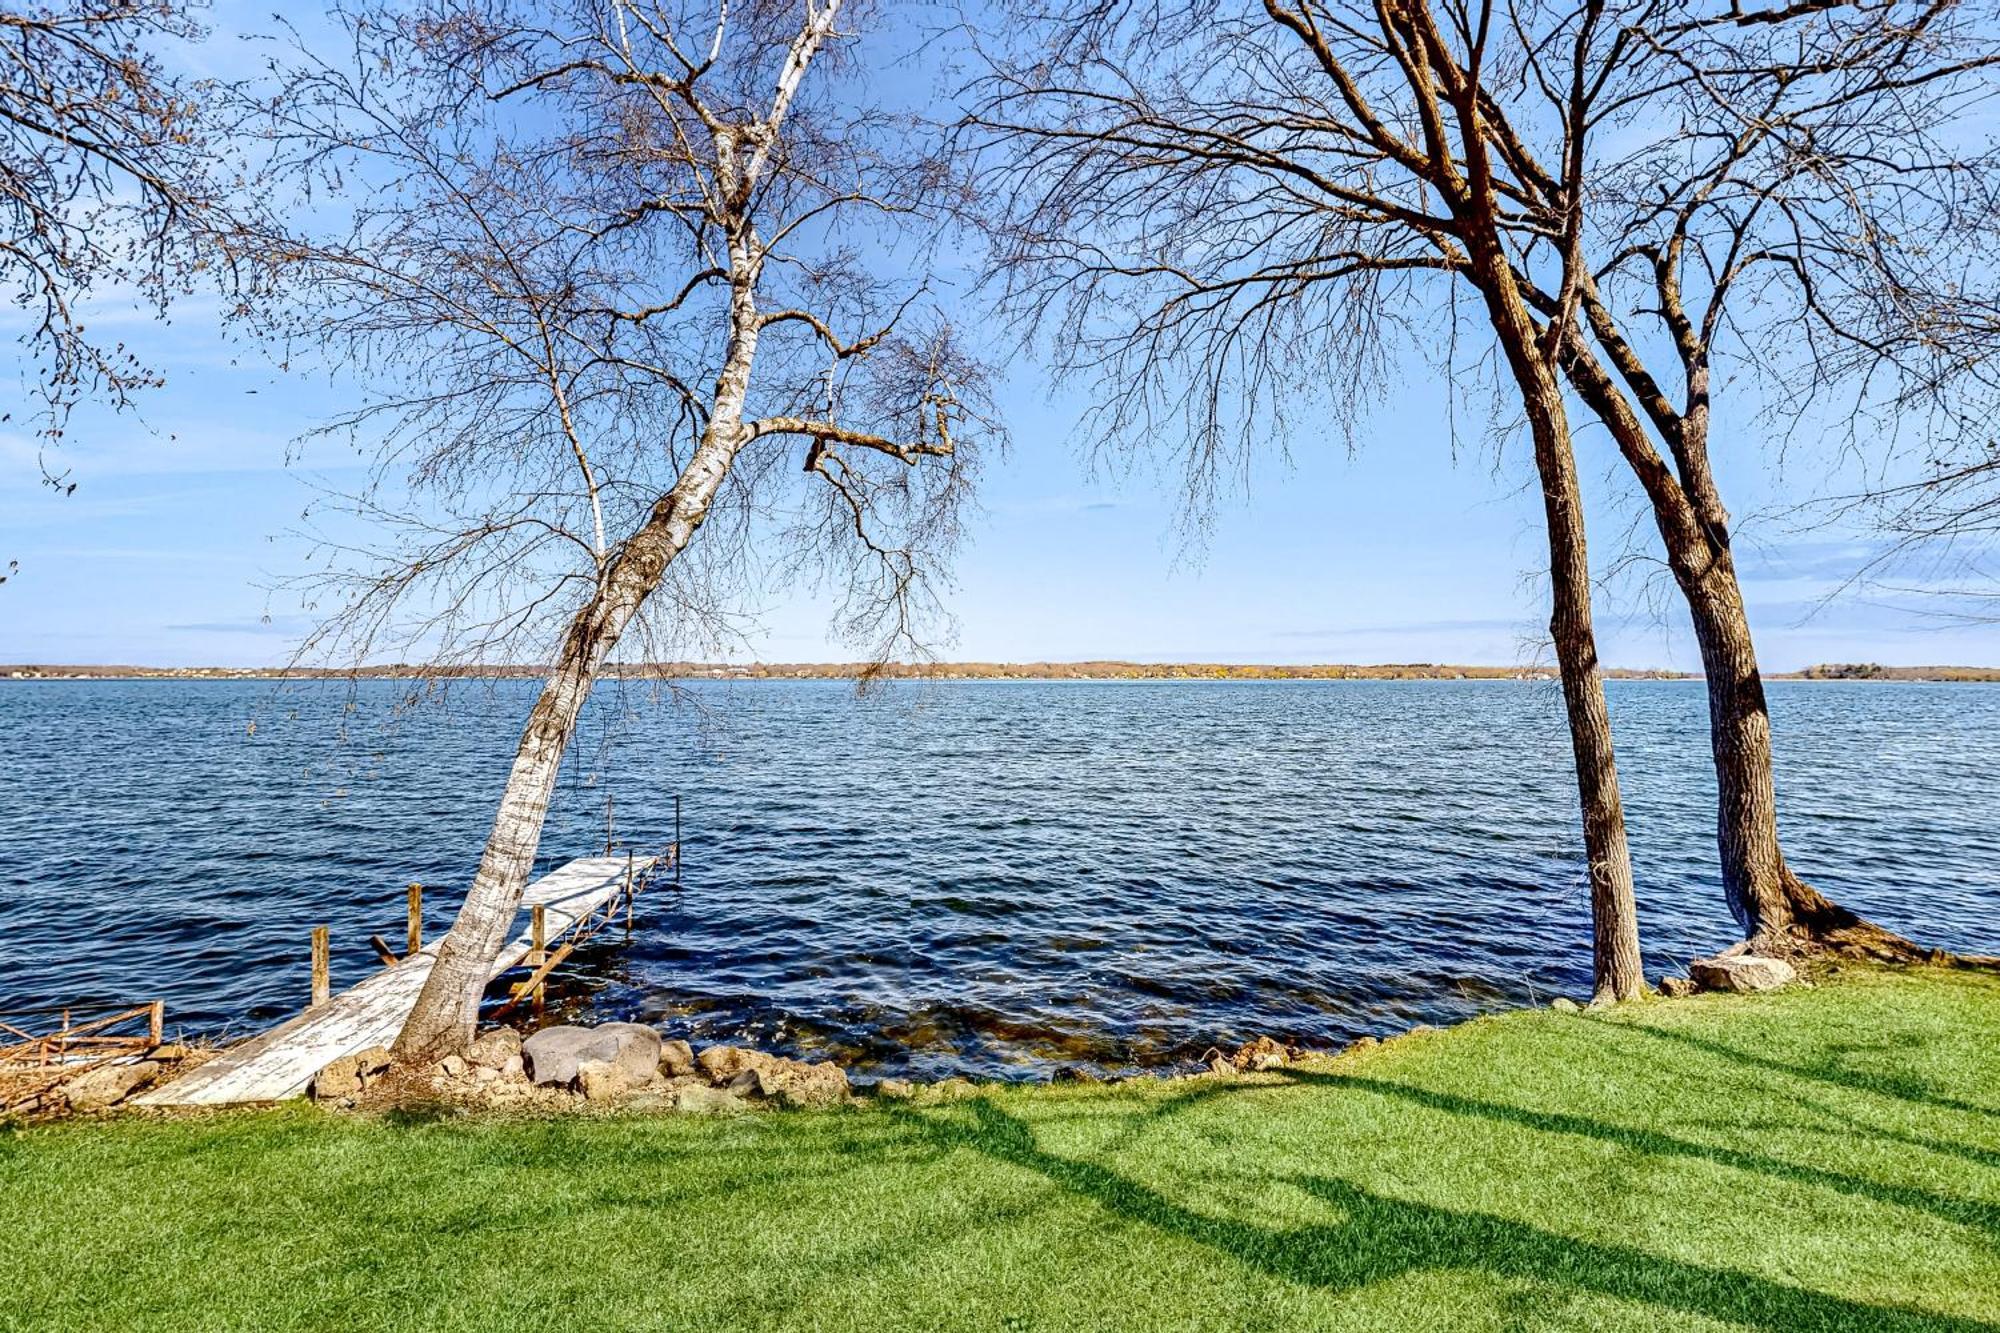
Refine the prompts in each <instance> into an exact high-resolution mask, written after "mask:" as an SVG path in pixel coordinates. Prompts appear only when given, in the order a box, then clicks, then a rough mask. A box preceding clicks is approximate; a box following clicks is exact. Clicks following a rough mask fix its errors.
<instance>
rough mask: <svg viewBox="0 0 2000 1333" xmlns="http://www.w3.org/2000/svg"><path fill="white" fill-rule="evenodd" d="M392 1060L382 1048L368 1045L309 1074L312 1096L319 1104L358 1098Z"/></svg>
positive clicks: (384, 1047)
mask: <svg viewBox="0 0 2000 1333" xmlns="http://www.w3.org/2000/svg"><path fill="white" fill-rule="evenodd" d="M393 1059H394V1057H393V1056H391V1055H390V1054H389V1048H388V1047H386V1046H370V1047H369V1048H368V1049H367V1050H365V1051H356V1052H355V1053H354V1054H353V1055H343V1056H341V1057H340V1058H339V1059H338V1060H335V1061H333V1062H331V1063H330V1064H328V1065H327V1066H326V1067H325V1068H324V1069H322V1070H320V1071H319V1073H317V1074H315V1075H313V1081H312V1095H313V1096H314V1097H315V1098H317V1099H319V1100H320V1101H334V1100H337V1099H339V1098H343V1097H358V1096H360V1095H361V1090H362V1089H363V1088H365V1087H367V1086H368V1085H369V1084H370V1083H372V1082H373V1081H374V1080H375V1079H377V1078H378V1077H380V1076H381V1074H382V1071H383V1070H385V1069H387V1068H388V1067H389V1064H390V1062H391V1061H392V1060H393Z"/></svg>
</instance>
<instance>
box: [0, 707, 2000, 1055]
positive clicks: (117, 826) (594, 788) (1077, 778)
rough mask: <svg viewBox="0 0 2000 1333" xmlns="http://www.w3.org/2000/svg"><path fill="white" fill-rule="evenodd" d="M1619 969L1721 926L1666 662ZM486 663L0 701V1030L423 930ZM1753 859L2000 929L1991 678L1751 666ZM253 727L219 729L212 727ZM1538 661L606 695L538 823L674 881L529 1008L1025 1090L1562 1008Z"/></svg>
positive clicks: (1630, 710) (198, 994) (570, 847)
mask: <svg viewBox="0 0 2000 1333" xmlns="http://www.w3.org/2000/svg"><path fill="white" fill-rule="evenodd" d="M1610 689H1611V698H1612V710H1613V714H1614V720H1615V724H1616V728H1617V738H1618V745H1619V757H1620V761H1621V767H1622V770H1623V777H1624V780H1625V792H1626V808H1627V811H1628V815H1629V822H1630V827H1631V834H1632V847H1633V854H1634V858H1635V863H1636V866H1637V871H1638V878H1639V898H1640V912H1641V929H1642V933H1643V939H1644V945H1645V949H1646V957H1647V963H1648V972H1649V974H1650V975H1657V974H1658V972H1660V971H1661V970H1662V969H1664V968H1666V967H1669V966H1672V965H1675V964H1677V963H1680V962H1682V961H1684V960H1686V959H1687V958H1690V957H1693V956H1695V955H1698V954H1700V953H1703V952H1706V951H1708V950H1711V949H1713V948H1714V947H1716V946H1718V945H1720V944H1722V943H1725V942H1726V941H1727V940H1728V939H1730V938H1731V931H1730V926H1729V922H1728V917H1727V913H1726V912H1725V910H1724V907H1723V904H1722V899H1721V895H1720V891H1719V889H1718V887H1717V882H1716V873H1715V869H1714V865H1713V846H1712V838H1713V819H1714V815H1713V806H1712V799H1713V783H1712V778H1711V776H1710V773H1709V770H1708V765H1707V754H1706V733H1705V729H1704V721H1703V695H1702V690H1701V687H1700V686H1699V685H1698V684H1689V683H1666V682H1630V683H1613V684H1612V685H1611V687H1610ZM532 690H533V686H532V685H530V684H528V683H525V682H507V683H502V684H486V683H467V682H460V683H458V684H456V685H454V686H453V687H452V688H451V689H450V690H449V691H448V692H447V693H446V695H445V696H444V697H443V698H442V699H441V700H413V699H411V698H409V697H408V687H406V686H402V685H398V684H396V683H393V682H379V681H378V682H364V683H362V684H360V685H359V686H354V687H350V686H348V685H345V684H341V683H330V682H321V683H312V684H306V685H301V686H290V687H280V686H276V685H273V684H271V683H265V682H237V683H231V682H174V681H125V682H18V683H15V682H9V683H4V684H0V736H4V737H5V751H4V753H0V1013H5V1012H8V1011H16V1010H20V1009H23V1008H36V1007H43V1006H52V1005H59V1004H74V1005H77V1006H79V1007H86V1008H88V1007H93V1006H108V1005H114V1004H115V1005H122V1004H127V1003H134V1002H138V1001H141V1000H147V999H152V998H154V997H156V996H157V997H163V998H164V999H165V1000H166V1002H167V1005H168V1013H169V1018H170V1022H172V1023H175V1024H177V1025H182V1026H184V1027H185V1028H186V1029H188V1030H189V1031H198V1032H206V1033H220V1032H242V1031H245V1030H247V1029H248V1028H250V1027H252V1026H254V1025H257V1024H261V1023H264V1022H267V1021H269V1020H271V1019H273V1018H276V1017H278V1016H281V1015H283V1014H286V1013H289V1012H291V1011H293V1010H295V1009H296V1008H297V1007H298V1006H299V1005H300V1003H301V1002H302V1001H303V1000H304V998H305V995H306V990H307V981H308V962H307V937H308V934H309V932H310V930H311V928H312V927H313V926H315V925H318V924H321V923H325V924H328V925H330V926H331V927H332V932H333V939H334V941H335V956H334V981H335V984H336V985H337V986H338V985H346V984H351V983H352V982H353V981H356V980H358V979H360V978H361V977H362V976H364V975H366V974H367V972H368V971H369V970H371V969H372V968H373V967H375V966H376V963H375V961H374V958H373V954H372V952H371V951H370V949H369V947H368V945H367V937H368V935H369V934H370V933H371V932H379V933H381V934H383V935H384V936H386V937H388V938H389V939H391V940H395V941H400V939H401V938H402V929H401V923H402V914H403V886H404V884H406V883H407V882H408V881H410V880H412V879H415V880H421V881H423V882H424V883H426V884H428V885H431V886H433V887H432V888H431V891H430V893H429V895H428V897H427V903H428V906H429V916H430V921H429V931H430V933H431V934H433V935H434V934H436V933H437V932H439V931H441V930H442V929H443V928H444V927H445V926H446V925H447V924H448V922H449V918H450V912H451V909H452V907H453V906H454V905H455V898H456V895H457V893H458V892H459V891H461V890H462V886H463V884H464V883H465V881H466V879H467V877H468V875H469V871H470V868H471V866H472V864H473V863H474V861H475V860H476V858H477V854H478V849H479V846H480V843H481V841H482V839H483V836H484V833H485V830H486V825H487V821H488V820H489V818H490V816H491V811H492V805H493V802H494V800H495V799H496V796H497V793H498V790H499V785H500V782H501V780H502V778H503V776H504V773H505V768H506V764H507V761H508V759H509V758H510V756H511V752H512V747H513V744H514V740H515V736H516V734H517V728H518V725H519V721H520V719H521V718H522V717H523V716H524V715H525V712H526V709H527V706H528V704H529V702H530V700H531V698H532ZM1771 695H1772V707H1773V713H1774V719H1775V725H1776V730H1777V736H1778V746H1779V756H1778V757H1779V772H1780V799H1781V808H1782V811H1783V817H1784V826H1785V834H1786V839H1787V843H1788V846H1789V848H1790V852H1791V856H1792V858H1793V861H1794V864H1795V865H1796V866H1797V867H1798V868H1799V869H1800V870H1801V871H1802V872H1803V873H1804V874H1806V875H1807V876H1808V878H1810V879H1811V880H1812V881H1813V882H1814V883H1816V884H1817V885H1818V886H1819V887H1820V888H1822V889H1824V890H1826V891H1828V892H1829V893H1831V894H1832V895H1833V896H1834V897H1835V898H1836V899H1838V900H1840V901H1842V902H1844V903H1846V904H1848V905H1849V906H1852V907H1854V908H1856V909H1858V910H1861V911H1863V912H1864V913H1866V914H1867V915H1869V916H1872V917H1874V918H1875V919H1877V920H1879V921H1881V922H1882V923H1883V924H1885V925H1888V926H1890V927H1892V928H1894V929H1897V930H1899V931H1903V932H1905V933H1908V934H1910V935H1912V936H1914V937H1916V938H1919V939H1921V940H1923V941H1926V942H1929V943H1935V944H1939V945H1944V946H1947V947H1954V948H1960V949H1977V950H1984V951H2000V925H1997V924H1996V920H2000V914H1996V908H2000V819H1996V816H2000V687H1987V686H1943V685H1939V686H1930V685H1911V684H1831V683H1796V684H1794V683H1782V684H1777V685H1774V686H1773V687H1772V690H1771ZM253 724H254V725H253ZM1568 764H1569V747H1568V742H1567V739H1566V737H1565V734H1564V732H1563V729H1562V710H1561V700H1560V697H1559V695H1558V694H1557V693H1556V689H1555V687H1554V686H1553V685H1548V684H1537V683H1531V682H1520V683H1516V682H1429V683H1426V682H1360V681H1356V682H1268V683H1261V682H1260V683H1227V684H1224V683H1193V682H1186V683H1168V682H1162V683H1091V682H1060V683H1030V682H940V683H935V684H928V685H906V686H897V687H892V688H890V689H887V690H885V691H883V692H881V693H878V694H872V695H869V696H865V697H858V696H857V695H856V693H855V691H854V689H853V687H852V686H850V685H847V684H843V683H840V682H832V681H824V682H822V681H786V682H777V681H770V682H760V681H746V682H737V683H724V682H703V683H700V684H695V685H691V686H685V687H683V688H682V689H681V690H680V691H677V692H673V693H671V694H669V693H664V692H662V691H660V690H657V689H655V688H653V687H648V686H639V685H626V686H622V687H621V686H616V685H607V686H606V687H604V688H603V689H602V690H600V695H599V698H598V699H597V700H596V701H595V702H594V703H593V705H592V708H591V711H590V712H589V714H588V715H587V717H586V720H585V725H584V727H583V732H582V738H581V742H580V744H579V745H578V747H577V752H576V753H575V754H574V755H572V757H571V762H570V764H569V765H568V767H567V768H566V769H565V773H564V778H563V783H562V788H561V791H560V792H559V794H558V797H557V802H556V807H555V810H554V812H553V815H552V817H551V821H550V826H549V832H548V835H547V837H546V838H545V840H544V844H543V846H544V852H545V854H546V855H547V856H548V857H549V858H550V859H552V860H554V859H563V858H566V857H568V856H571V855H579V854H584V853H587V852H591V851H595V850H600V849H601V846H602V843H603V841H604V837H605V827H604V825H605V802H606V797H607V795H609V796H610V797H611V799H612V818H613V821H614V829H613V836H614V837H615V838H616V839H617V841H618V842H619V844H620V845H621V846H623V845H627V844H630V845H635V846H638V847H640V848H641V849H644V848H647V847H653V846H658V845H660V844H664V843H665V842H666V841H668V840H669V839H670V838H671V837H672V828H673V811H674V797H675V796H676V795H678V796H679V797H680V798H681V802H682V811H683V820H684V824H685V845H686V872H685V876H684V879H683V882H682V884H681V885H680V887H679V888H678V889H673V888H671V887H659V888H656V889H654V890H653V891H652V892H650V893H649V894H648V895H647V896H646V897H645V898H643V899H642V900H641V903H640V906H639V911H638V919H637V927H636V929H635V930H634V932H633V934H632V936H631V938H630V939H629V940H626V939H623V938H620V937H619V936H618V935H616V934H613V935H611V936H608V937H605V938H604V939H603V940H601V942H598V943H595V944H593V945H592V946H591V947H590V948H588V949H587V950H585V951H582V952H581V953H579V954H578V955H577V958H576V961H575V966H574V967H573V968H572V969H571V970H570V972H569V974H568V975H567V976H566V977H565V978H564V979H563V982H562V984H561V986H560V988H559V992H558V994H559V1004H558V1008H559V1009H560V1010H562V1011H563V1012H573V1013H576V1014H589V1015H595V1016H599V1017H614V1016H616V1017H637V1018H642V1019H646V1020H650V1021H656V1022H661V1023H664V1024H666V1025H668V1026H670V1027H672V1028H674V1029H676V1030H678V1031H681V1032H684V1033H685V1034H686V1035H688V1036H690V1037H692V1038H693V1039H695V1040H696V1041H697V1042H700V1041H710V1040H723V1039H747V1040H750V1041H754V1042H757V1043H760V1044H763V1045H766V1046H769V1047H772V1048H775V1049H782V1050H787V1051H793V1052H804V1053H815V1054H831V1055H834V1056H836V1057H838V1058H841V1059H844V1060H847V1061H850V1062H853V1063H855V1064H857V1065H858V1066H860V1067H862V1068H864V1069H873V1070H877V1071H879V1072H884V1073H886V1072H913V1073H916V1074H919V1075H926V1076H930V1075H937V1074H941V1073H943V1072H946V1071H963V1072H971V1073H974V1074H981V1075H989V1076H990V1075H1000V1076H1011V1077H1035V1076H1040V1075H1043V1074H1046V1073H1047V1072H1049V1071H1050V1070H1051V1069H1053V1068H1054V1067H1056V1066H1059V1065H1062V1064H1071V1063H1081V1064H1090V1065H1096V1066H1099V1067H1102V1068H1107V1069H1121V1068H1127V1067H1132V1066H1148V1065H1159V1064H1164V1063H1171V1062H1173V1061H1177V1060H1184V1059H1188V1058H1191V1057H1193V1056H1197V1055H1199V1054H1200V1052H1201V1051H1202V1049H1203V1048H1205V1047H1206V1046H1208V1045H1210V1044H1211V1043H1220V1042H1223V1041H1225V1040H1236V1039H1242V1038H1244V1037H1247V1036H1249V1035H1253V1034H1259V1033H1270V1034H1274V1035H1277V1036H1280V1037H1284V1038H1289V1039H1293V1040H1297V1041H1301V1042H1305V1043H1309V1044H1313V1043H1331V1042H1336V1041H1340V1040H1343V1039H1346V1038H1350V1037H1352V1036H1355V1035H1358V1034H1361V1033H1367V1032H1383V1031H1388V1030H1393V1029H1397V1028H1401V1027H1406V1026H1408V1025H1409V1024H1411V1023H1413V1022H1417V1021H1427V1022H1433V1023H1443V1022H1449V1021H1452V1020H1455V1019H1458V1018H1461V1017H1465V1016H1467V1015H1470V1014H1473V1013H1476V1012H1480V1011H1484V1010H1489V1009H1493V1008H1496V1007H1501V1006H1507V1005H1514V1004H1520V1003H1527V1002H1532V1001H1534V1000H1537V999H1541V1000H1546V999H1547V998H1548V997H1549V996H1550V995H1551V994H1554V993H1564V992H1566V993H1569V994H1572V995H1575V994H1579V993H1582V992H1584V991H1585V990H1586V989H1587V981H1588V975H1589V961H1588V947H1589V932H1588V915H1587V903H1586V896H1585V885H1584V878H1583V873H1582V867H1581V863H1580V850H1581V847H1580V838H1579V836H1578V833H1577V831H1576V814H1575V798H1574V795H1573V792H1572V789H1571V786H1570V782H1569V775H1568Z"/></svg>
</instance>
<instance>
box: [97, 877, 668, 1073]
mask: <svg viewBox="0 0 2000 1333" xmlns="http://www.w3.org/2000/svg"><path fill="white" fill-rule="evenodd" d="M652 865H653V858H650V857H648V858H644V859H641V860H637V861H634V860H630V859H627V858H626V857H623V856H592V857H585V858H584V859H582V860H579V861H571V862H570V863H569V864H568V865H565V866H562V867H561V868H559V869H557V870H553V871H551V872H550V873H549V874H547V875H544V876H543V877H542V878H541V879H538V880H536V881H535V882H534V883H532V884H530V885H529V886H528V889H527V892H526V894H525V895H524V896H523V897H522V900H521V909H522V910H523V911H526V912H530V913H532V911H533V909H534V908H535V907H536V906H540V907H541V908H542V919H543V927H544V935H543V939H544V942H545V944H546V946H547V947H548V948H550V949H554V948H556V947H557V946H558V945H559V944H560V942H561V941H562V939H563V937H564V936H566V935H569V934H571V933H572V932H574V931H576V930H577V928H578V927H581V926H586V923H588V922H589V921H590V920H591V917H592V915H593V914H594V913H597V912H600V911H602V912H609V911H611V910H614V909H615V908H616V907H617V905H618V904H619V903H620V902H621V901H622V900H623V899H624V897H625V895H626V893H627V891H628V888H630V887H631V886H632V881H634V880H636V879H639V878H642V877H643V876H644V875H645V873H646V872H647V871H648V870H650V869H651V868H652ZM440 942H442V937H440ZM534 943H535V942H534V940H533V939H532V938H531V934H523V935H521V936H520V937H519V938H518V939H516V940H514V941H513V942H512V943H511V944H509V945H508V946H507V947H506V948H505V949H503V950H502V951H501V953H500V957H499V958H498V959H496V960H495V961H494V964H493V971H492V974H491V976H489V977H488V981H489V983H490V982H491V981H492V980H494V979H495V978H498V977H499V976H500V975H501V974H502V973H503V972H506V971H508V970H510V969H512V968H514V967H518V966H519V965H520V964H521V963H522V962H523V961H525V960H526V959H527V957H528V954H529V953H530V952H531V951H532V950H533V948H534ZM436 962H437V945H436V944H433V945H430V946H429V947H427V948H425V949H424V950H422V951H421V952H419V953H415V954H412V955H410V956H409V957H408V958H405V959H404V960H403V961H402V962H400V963H397V964H396V965H395V966H394V967H385V968H383V969H382V970H381V971H379V972H377V973H375V974H374V975H373V976H371V977H369V978H368V979H367V980H366V981H364V982H362V983H361V984H360V985H358V986H355V987H354V988H353V989H351V990H346V991H342V992H341V993H340V994H339V995H336V996H334V997H333V998H332V999H330V1000H328V1001H327V1002H326V1003H325V1004H321V1005H317V1006H315V1007H313V1008H311V1009H308V1010H306V1011H305V1012H304V1013H302V1014H300V1015H299V1016H298V1017H297V1018H294V1019H291V1020H289V1021H287V1022H284V1023H280V1024H279V1025H278V1026H277V1027H274V1028H272V1029H271V1030H270V1031H268V1032H265V1033H262V1034H261V1035H259V1036H256V1037H252V1038H251V1039H250V1040H248V1041H245V1042H242V1043H240V1044H238V1045H236V1046H232V1047H230V1048H229V1049H228V1050H227V1051H224V1052H223V1053H222V1054H221V1055H219V1056H217V1057H216V1058H215V1059H213V1060H211V1061H209V1062H208V1063H207V1064H204V1065H202V1066H201V1067H200V1068H199V1069H196V1070H193V1071H191V1072H190V1073H189V1074H188V1075H187V1076H186V1077H184V1078H179V1079H175V1080H174V1081H173V1082H172V1083H169V1084H166V1085H165V1086H164V1087H159V1088H155V1089H154V1090H153V1091H151V1092H149V1093H146V1094H145V1095H144V1096H141V1097H138V1098H136V1099H135V1100H136V1101H138V1102H139V1103H141V1104H143V1105H150V1106H198V1105H206V1106H217V1105H224V1104H227V1103H231V1102H268V1101H279V1100H281V1099H283V1098H286V1097H298V1096H301V1095H303V1094H304V1092H305V1090H306V1085H307V1084H309V1083H310V1082H311V1081H312V1076H313V1075H314V1074H317V1073H318V1072H319V1071H320V1070H322V1069H324V1068H325V1067H326V1066H327V1065H328V1064H330V1063H332V1062H333V1061H335V1060H338V1059H339V1058H340V1057H341V1056H343V1055H353V1054H355V1053H356V1052H358V1051H365V1050H367V1049H368V1048H369V1047H370V1046H387V1045H389V1044H390V1043H391V1042H393V1041H394V1040H395V1039H396V1033H397V1032H399V1031H400V1030H401V1029H402V1026H403V1020H404V1019H405V1018H406V1017H408V1016H409V1012H410V1010H411V1009H412V1008H414V1007H415V1006H416V1003H417V993H418V992H419V991H421V990H422V989H423V988H424V978H426V977H428V976H429V975H430V974H431V967H432V966H433V965H434V964H435V963H436Z"/></svg>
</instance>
